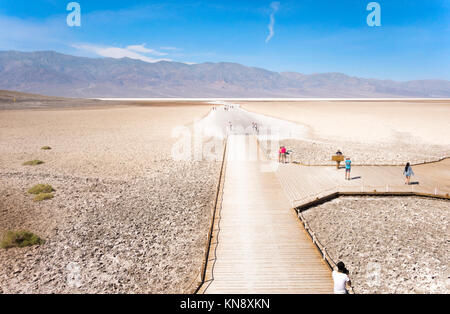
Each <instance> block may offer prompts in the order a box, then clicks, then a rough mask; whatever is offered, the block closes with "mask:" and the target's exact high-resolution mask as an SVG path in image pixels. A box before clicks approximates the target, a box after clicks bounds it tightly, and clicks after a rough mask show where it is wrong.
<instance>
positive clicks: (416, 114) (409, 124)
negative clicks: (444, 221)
mask: <svg viewBox="0 0 450 314" xmlns="http://www.w3.org/2000/svg"><path fill="white" fill-rule="evenodd" d="M242 107H243V108H244V109H247V110H249V111H251V112H255V113H259V114H263V115H267V116H271V117H275V118H279V119H286V120H289V121H292V122H295V123H297V124H299V125H301V126H303V127H304V128H305V130H306V132H305V133H304V134H302V136H301V137H295V136H294V137H290V138H280V143H279V144H280V145H284V146H286V147H287V148H288V149H291V150H293V156H292V160H293V161H297V162H300V163H302V164H306V165H332V164H334V162H332V161H331V155H333V154H334V153H335V152H336V151H337V150H341V151H342V152H343V153H344V155H345V156H348V157H350V158H351V159H352V161H353V164H354V165H402V164H405V163H406V162H408V161H409V162H411V163H423V162H429V161H435V160H439V159H441V158H443V157H448V156H449V155H450V122H449V121H450V102H449V101H448V100H429V101H426V100H395V101H320V102H319V101H314V102H313V101H303V102H289V101H285V102H274V101H272V102H256V101H255V102H243V103H242Z"/></svg>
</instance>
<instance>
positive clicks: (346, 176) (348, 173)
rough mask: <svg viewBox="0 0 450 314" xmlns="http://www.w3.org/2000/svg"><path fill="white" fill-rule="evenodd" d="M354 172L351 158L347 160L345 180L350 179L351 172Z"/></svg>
mask: <svg viewBox="0 0 450 314" xmlns="http://www.w3.org/2000/svg"><path fill="white" fill-rule="evenodd" d="M351 170H352V161H351V160H350V158H349V157H347V158H345V180H351V179H350V171H351Z"/></svg>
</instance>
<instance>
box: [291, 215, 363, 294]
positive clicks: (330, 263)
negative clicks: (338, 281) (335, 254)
mask: <svg viewBox="0 0 450 314" xmlns="http://www.w3.org/2000/svg"><path fill="white" fill-rule="evenodd" d="M296 211H297V210H296ZM297 216H298V218H299V219H300V221H301V222H302V224H303V227H304V228H305V230H306V232H307V233H308V235H309V236H310V238H311V240H312V242H313V244H314V245H315V246H316V247H317V249H318V250H319V252H320V254H321V255H322V258H323V260H324V261H325V262H326V263H327V265H328V267H329V268H330V269H331V271H333V270H336V271H337V270H338V268H337V263H336V262H335V261H334V260H333V258H332V257H331V255H330V254H328V252H327V248H326V247H325V246H324V245H323V244H322V243H320V241H319V240H318V238H317V236H316V235H315V233H314V231H313V230H312V229H311V228H310V227H309V225H308V222H307V221H306V219H305V217H303V214H302V212H301V211H299V210H298V211H297ZM348 292H349V293H350V294H354V293H355V292H354V291H353V288H352V287H350V288H349V289H348Z"/></svg>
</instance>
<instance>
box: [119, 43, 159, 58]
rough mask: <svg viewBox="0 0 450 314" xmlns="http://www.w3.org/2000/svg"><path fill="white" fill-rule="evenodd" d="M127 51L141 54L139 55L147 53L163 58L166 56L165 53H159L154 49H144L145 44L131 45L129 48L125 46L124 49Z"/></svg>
mask: <svg viewBox="0 0 450 314" xmlns="http://www.w3.org/2000/svg"><path fill="white" fill-rule="evenodd" d="M126 49H127V50H132V51H136V52H141V53H149V54H152V55H155V56H165V55H167V53H165V52H159V51H157V50H155V49H150V48H147V47H145V44H142V45H131V46H127V48H126Z"/></svg>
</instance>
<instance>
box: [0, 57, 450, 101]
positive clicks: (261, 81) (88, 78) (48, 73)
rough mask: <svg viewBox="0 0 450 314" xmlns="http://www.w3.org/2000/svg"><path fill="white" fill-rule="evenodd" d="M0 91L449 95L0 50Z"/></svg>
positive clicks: (340, 77) (409, 86) (445, 88)
mask: <svg viewBox="0 0 450 314" xmlns="http://www.w3.org/2000/svg"><path fill="white" fill-rule="evenodd" d="M0 89H5V90H16V91H20V92H27V93H39V94H44V95H51V96H63V97H83V98H101V97H103V98H108V97H130V98H138V97H146V98H150V97H184V98H189V97H249V98H250V97H252V98H258V97H281V98H283V97H286V98H289V97H330V98H340V97H342V98H366V97H368V98H369V97H370V98H376V97H417V98H422V97H424V98H428V97H430V98H438V97H442V98H447V97H450V81H446V80H416V81H407V82H397V81H392V80H378V79H366V78H358V77H352V76H348V75H345V74H342V73H323V74H310V75H306V74H301V73H295V72H282V73H278V72H273V71H268V70H265V69H261V68H255V67H248V66H244V65H241V64H237V63H229V62H220V63H210V62H206V63H200V64H185V63H179V62H169V61H160V62H157V63H148V62H144V61H140V60H134V59H129V58H122V59H113V58H86V57H77V56H71V55H65V54H61V53H57V52H54V51H37V52H19V51H0Z"/></svg>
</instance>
